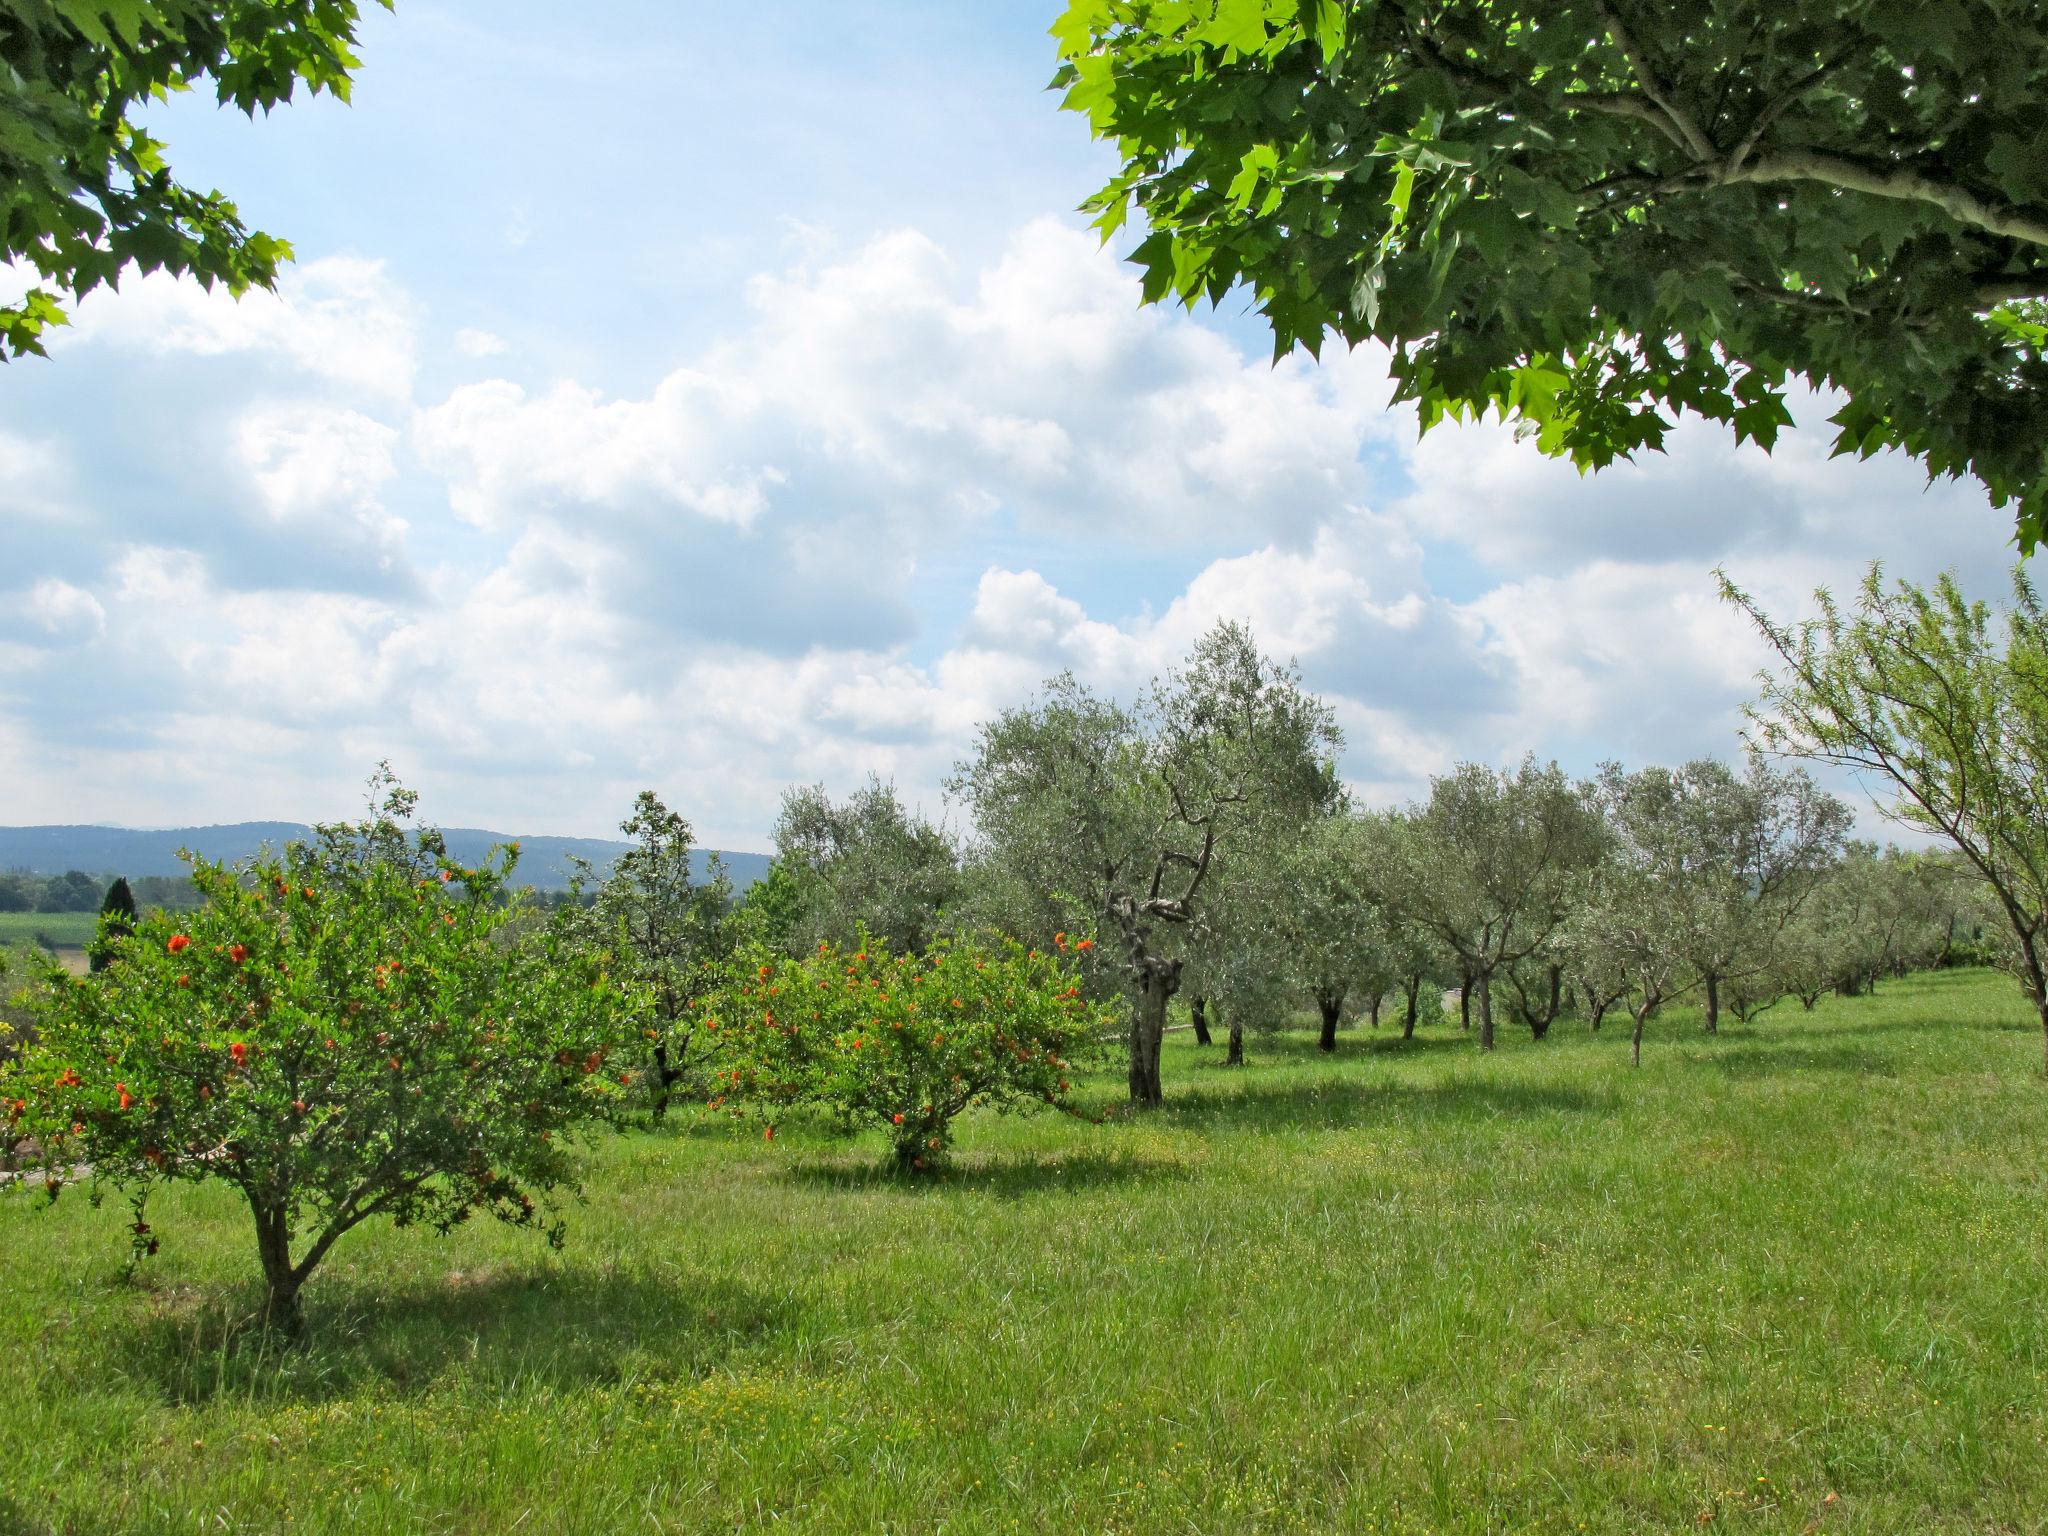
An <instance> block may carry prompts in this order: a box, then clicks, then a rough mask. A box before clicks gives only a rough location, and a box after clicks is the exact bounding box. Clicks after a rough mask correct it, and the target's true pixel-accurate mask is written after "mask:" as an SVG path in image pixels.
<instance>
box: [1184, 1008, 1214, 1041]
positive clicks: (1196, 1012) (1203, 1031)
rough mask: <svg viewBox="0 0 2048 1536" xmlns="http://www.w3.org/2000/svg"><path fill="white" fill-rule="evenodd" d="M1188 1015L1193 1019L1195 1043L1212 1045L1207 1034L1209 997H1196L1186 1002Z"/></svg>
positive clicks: (1211, 1039)
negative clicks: (1190, 1001)
mask: <svg viewBox="0 0 2048 1536" xmlns="http://www.w3.org/2000/svg"><path fill="white" fill-rule="evenodd" d="M1188 1016H1189V1017H1190V1018H1192V1019H1193V1020H1194V1021H1195V1044H1197V1045H1214V1044H1215V1043H1216V1042H1215V1040H1214V1039H1213V1038H1212V1037H1211V1036H1210V1034H1209V999H1207V998H1206V997H1198V998H1196V999H1195V1000H1194V1001H1193V1002H1192V1003H1190V1004H1188Z"/></svg>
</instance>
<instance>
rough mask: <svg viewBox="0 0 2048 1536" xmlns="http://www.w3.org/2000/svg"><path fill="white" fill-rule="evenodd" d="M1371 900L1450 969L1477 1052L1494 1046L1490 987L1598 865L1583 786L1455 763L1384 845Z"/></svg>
mask: <svg viewBox="0 0 2048 1536" xmlns="http://www.w3.org/2000/svg"><path fill="white" fill-rule="evenodd" d="M1384 847H1385V853H1386V857H1385V859H1384V860H1383V861H1382V862H1380V863H1379V864H1378V865H1377V866H1376V867H1375V868H1374V870H1373V871H1372V873H1371V879H1372V882H1373V887H1374V892H1375V896H1376V898H1377V899H1378V900H1379V901H1380V902H1381V904H1382V905H1383V906H1393V905H1395V904H1398V905H1399V908H1400V910H1401V911H1402V912H1403V913H1404V914H1405V915H1406V918H1407V920H1408V921H1409V922H1410V923H1412V924H1413V925H1415V926H1416V927H1417V928H1420V929H1421V930H1423V931H1424V932H1426V933H1428V934H1429V935H1430V937H1432V938H1433V939H1435V940H1436V941H1437V942H1438V943H1440V944H1442V945H1443V947H1444V948H1445V949H1446V950H1448V951H1449V952H1450V953H1451V954H1452V955H1453V956H1454V957H1455V958H1456V961H1457V964H1458V967H1459V969H1460V972H1461V974H1462V976H1463V977H1464V978H1465V983H1464V990H1465V991H1466V992H1467V993H1469V995H1470V996H1471V998H1473V999H1474V1000H1476V1001H1477V1002H1478V1004H1479V1045H1480V1048H1481V1049H1482V1050H1489V1051H1490V1050H1492V1049H1493V1043H1494V1007H1493V982H1494V978H1495V976H1496V975H1497V974H1498V973H1499V972H1501V971H1502V970H1503V969H1504V968H1505V967H1508V966H1512V965H1514V964H1516V963H1518V962H1520V961H1523V960H1525V959H1527V958H1528V957H1529V956H1531V955H1533V954H1536V953H1537V952H1538V951H1540V950H1542V949H1543V948H1544V947H1545V946H1546V945H1547V944H1548V943H1549V942H1550V940H1551V939H1552V937H1553V936H1554V935H1555V934H1556V933H1557V932H1558V930H1559V929H1560V928H1561V927H1562V926H1563V924H1564V920H1565V918H1566V916H1567V915H1568V914H1569V903H1570V900H1571V898H1572V895H1573V892H1574V890H1575V888H1576V887H1575V883H1574V882H1575V879H1576V877H1577V876H1578V875H1579V874H1581V873H1582V872H1583V871H1584V870H1585V869H1586V868H1587V867H1588V866H1589V865H1590V864H1591V863H1592V862H1593V861H1594V860H1595V859H1596V858H1597V857H1598V855H1599V847H1600V819H1599V816H1598V815H1597V813H1596V812H1595V811H1594V809H1593V807H1592V805H1591V803H1590V800H1589V796H1588V792H1587V789H1586V787H1585V786H1584V785H1581V784H1576V783H1574V782H1573V781H1572V780H1571V779H1570V778H1568V777H1567V776H1566V775H1565V773H1564V771H1563V770H1562V769H1560V768H1559V767H1558V766H1557V765H1556V764H1555V763H1551V764H1548V765H1545V766H1539V765H1538V764H1537V763H1536V762H1535V760H1534V759H1533V758H1528V759H1524V760H1523V761H1522V763H1521V764H1520V765H1519V766H1518V767H1516V768H1514V769H1512V770H1497V769H1493V768H1488V767H1485V766H1483V765H1481V764H1478V763H1461V764H1459V765H1458V767H1457V768H1455V769H1454V770H1453V771H1452V772H1451V773H1449V774H1447V775H1445V776H1443V777H1441V778H1438V779H1436V780H1434V781H1432V783H1431V784H1430V790H1429V798H1428V799H1427V800H1426V801H1424V802H1423V803H1422V804H1421V805H1419V806H1415V807H1413V808H1411V809H1410V810H1409V811H1408V812H1407V813H1406V814H1405V816H1404V817H1403V818H1402V825H1401V826H1400V828H1399V830H1398V831H1397V832H1396V833H1395V834H1394V835H1392V836H1389V837H1387V838H1386V840H1385V844H1384Z"/></svg>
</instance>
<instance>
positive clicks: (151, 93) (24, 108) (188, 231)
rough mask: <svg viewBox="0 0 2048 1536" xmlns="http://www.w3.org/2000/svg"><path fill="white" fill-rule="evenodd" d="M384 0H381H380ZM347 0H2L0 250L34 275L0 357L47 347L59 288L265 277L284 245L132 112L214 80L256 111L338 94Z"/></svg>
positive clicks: (228, 97) (239, 286)
mask: <svg viewBox="0 0 2048 1536" xmlns="http://www.w3.org/2000/svg"><path fill="white" fill-rule="evenodd" d="M377 3H378V4H381V5H383V6H385V7H386V8H389V6H390V4H391V0H377ZM357 16H358V4H357V0H7V4H6V5H5V6H0V64H4V66H5V68H4V69H0V199H4V201H5V207H6V218H5V221H4V223H0V262H6V263H18V264H23V265H26V266H29V267H33V268H34V269H35V271H36V272H37V273H38V274H39V277H40V281H39V282H38V283H37V285H36V286H35V287H33V288H31V289H30V290H29V291H28V293H27V294H26V295H24V296H23V297H22V298H21V299H20V300H19V301H18V302H13V303H8V304H0V361H4V360H6V359H7V358H10V357H14V356H18V355H19V354H21V353H24V352H34V353H40V352H42V350H43V333H44V331H45V330H47V329H48V328H49V327H50V326H52V325H61V324H63V323H64V320H65V305H66V303H67V302H69V301H71V300H74V299H78V298H82V297H83V296H84V295H86V294H88V293H90V292H92V290H93V289H95V288H97V287H99V286H100V285H101V284H103V283H104V284H108V285H112V284H114V283H115V282H117V281H118V280H119V278H120V276H121V273H122V271H123V269H124V268H127V267H128V266H130V265H131V264H132V265H133V266H134V267H136V268H137V269H138V270H140V271H143V272H154V271H168V272H175V273H179V274H187V273H189V274H191V275H192V276H194V277H197V278H199V279H200V281H202V282H204V283H205V284H207V285H208V286H209V287H211V286H212V285H213V284H215V283H224V284H226V285H227V288H228V290H229V292H231V293H241V292H243V291H245V290H246V289H248V288H250V287H251V286H256V287H264V288H267V287H270V286H271V285H272V284H273V283H274V282H275V281H276V279H277V269H278V265H279V263H281V262H283V261H287V260H289V259H290V257H291V247H290V246H288V245H287V244H286V243H285V242H284V241H282V240H280V239H277V238H276V237H275V236H272V235H267V234H264V233H262V232H261V231H258V230H251V229H249V228H248V227H247V226H246V225H244V224H243V222H242V217H241V214H240V213H239V212H238V211H237V209H236V207H235V205H234V204H233V203H232V202H230V201H229V200H228V199H227V198H226V197H224V196H223V195H222V194H221V193H219V192H217V191H214V192H198V191H194V190H192V189H191V188H189V187H186V186H183V185H181V184H180V183H179V182H178V181H176V180H175V179H174V178H173V177H172V174H171V167H170V164H169V162H168V161H167V160H166V159H165V145H164V144H163V143H162V142H161V141H159V140H158V139H156V138H154V137H153V136H151V135H150V134H149V133H148V132H147V131H146V130H145V129H143V128H142V127H141V126H140V125H139V123H138V122H137V116H138V114H139V113H140V112H141V111H142V110H144V109H146V108H147V107H148V106H149V105H150V104H151V103H152V102H155V101H161V100H163V99H164V98H166V97H168V96H169V95H170V94H171V93H172V92H175V91H186V90H190V89H192V88H193V87H194V86H197V85H199V84H201V83H202V82H210V83H211V84H212V86H213V90H214V94H215V95H216V97H217V98H218V99H219V101H220V103H221V105H223V106H229V105H232V106H235V107H237V108H239V109H240V110H242V111H243V112H246V113H249V114H250V115H251V116H253V115H254V114H255V113H256V111H257V109H258V108H262V109H263V110H265V111H268V110H269V109H270V108H272V107H274V106H277V105H279V104H280V103H282V102H287V101H290V100H291V98H292V95H293V93H294V92H295V91H296V90H297V89H298V87H299V86H301V85H304V86H306V87H307V88H308V89H310V90H312V91H314V92H319V91H329V92H332V93H333V94H334V95H336V96H338V97H340V98H342V99H343V100H346V99H347V97H348V93H349V71H350V70H352V69H354V68H355V67H356V57H355V53H354V51H353V48H354V42H355V29H356V21H357Z"/></svg>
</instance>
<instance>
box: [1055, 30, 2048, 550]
mask: <svg viewBox="0 0 2048 1536" xmlns="http://www.w3.org/2000/svg"><path fill="white" fill-rule="evenodd" d="M1053 31H1054V34H1055V35H1056V37H1057V38H1058V40H1059V48H1060V53H1061V56H1062V58H1063V60H1064V62H1063V65H1062V67H1061V69H1060V72H1059V75H1058V77H1057V80H1056V84H1058V85H1060V86H1061V87H1063V88H1064V90H1065V93H1066V103H1067V105H1068V106H1069V107H1071V108H1073V109H1074V110H1076V111H1078V112H1081V113H1084V114H1086V116H1087V117H1088V119H1089V121H1090V123H1091V125H1092V126H1093V128H1094V131H1095V133H1096V134H1097V135H1098V136H1099V137H1101V138H1104V139H1107V140H1110V141H1112V142H1113V143H1114V144H1115V146H1116V152H1117V155H1118V158H1119V161H1120V164H1119V166H1118V168H1117V170H1116V171H1115V173H1114V174H1113V175H1112V176H1111V177H1110V179H1109V180H1108V182H1107V183H1106V184H1105V185H1104V186H1103V187H1102V188H1101V189H1100V190H1099V191H1098V192H1097V193H1096V194H1095V195H1094V197H1093V198H1092V199H1091V200H1090V203H1089V206H1090V207H1091V208H1092V209H1093V210H1095V211H1096V212H1097V214H1098V215H1099V219H1098V223H1099V226H1100V228H1101V229H1102V230H1103V231H1104V233H1105V235H1107V234H1109V233H1112V232H1114V231H1116V230H1117V229H1119V228H1120V227H1121V226H1122V225H1123V224H1124V223H1125V221H1126V220H1127V219H1129V218H1130V217H1131V216H1132V215H1133V214H1136V215H1138V216H1139V217H1140V219H1141V220H1142V222H1143V223H1144V224H1145V225H1146V226H1147V231H1148V232H1147V234H1146V236H1145V238H1144V239H1143V240H1142V241H1141V242H1140V243H1139V244H1138V246H1137V248H1136V251H1135V253H1134V259H1135V260H1136V261H1137V263H1138V264H1139V265H1140V266H1141V267H1142V268H1143V269H1144V294H1145V298H1146V299H1147V300H1148V301H1157V300H1162V299H1166V298H1169V297H1171V298H1175V299H1179V300H1181V301H1184V302H1186V303H1188V304H1190V305H1192V304H1194V303H1196V302H1198V301H1200V300H1202V299H1204V298H1207V299H1209V300H1210V301H1212V302H1213V301H1216V300H1220V299H1221V298H1222V297H1223V296H1224V295H1225V294H1227V293H1230V292H1232V291H1234V290H1237V289H1240V288H1242V289H1244V290H1246V291H1247V292H1248V293H1249V295H1250V297H1251V299H1252V302H1253V303H1254V304H1255V305H1256V307H1257V308H1258V309H1259V311H1260V312H1261V313H1263V314H1264V316H1265V318H1266V320H1267V322H1268V323H1269V324H1270V326H1271V328H1272V332H1273V339H1274V343H1275V348H1276V352H1279V353H1284V352H1286V351H1288V350H1289V349H1291V348H1293V347H1294V346H1296V345H1297V344H1299V345H1303V346H1306V347H1308V348H1309V349H1310V350H1315V349H1316V348H1318V347H1319V346H1320V345H1321V344H1322V342H1323V340H1324V338H1325V337H1326V336H1331V335H1334V336H1336V337H1338V338H1340V339H1341V340H1342V341H1344V342H1346V343H1351V344H1356V343H1360V342H1365V341H1375V342H1379V343H1382V344H1384V345H1385V346H1387V347H1388V348H1389V349H1390V351H1391V354H1392V370H1393V379H1394V387H1395V396H1396V398H1397V399H1401V400H1409V401H1413V402H1415V403H1416V404H1417V405H1418V406H1419V407H1420V410H1421V418H1422V423H1423V425H1424V427H1425V428H1427V427H1428V426H1430V425H1432V424H1434V423H1436V422H1438V421H1441V420H1442V419H1443V418H1445V417H1446V416H1451V417H1462V416H1469V415H1476V414H1483V413H1485V412H1487V411H1489V410H1497V411H1499V412H1500V413H1501V414H1502V415H1503V416H1504V417H1511V418H1516V419H1519V420H1520V421H1522V422H1525V423H1527V424H1528V426H1529V427H1530V429H1531V431H1532V432H1533V433H1534V434H1535V437H1536V441H1537V442H1538V444H1539V445H1540V446H1541V447H1542V448H1543V449H1544V450H1545V451H1546V452H1548V453H1552V454H1559V455H1566V456H1569V457H1570V458H1571V459H1572V460H1573V461H1574V462H1575V463H1577V464H1578V465H1580V466H1581V467H1582V468H1583V467H1588V466H1599V465H1604V464H1607V463H1610V462H1611V461H1612V460H1614V459H1615V458H1617V457H1622V456H1626V455H1629V454H1631V453H1633V452H1635V451H1637V450H1639V449H1642V448H1656V447H1658V446H1659V445H1660V444H1661V442H1662V440H1663V438H1664V434H1665V433H1666V432H1667V431H1668V430H1669V428H1670V426H1671V424H1672V421H1673V419H1674V418H1675V417H1676V416H1677V415H1678V414H1679V413H1682V412H1685V411H1693V412H1697V413H1698V414H1700V415H1702V416H1705V417H1709V418H1711V419H1713V420H1716V421H1721V422H1725V423H1727V424H1729V425H1730V426H1731V427H1732V429H1733V430H1734V432H1735V434H1736V436H1737V438H1738V439H1739V440H1744V441H1749V442H1755V443H1758V444H1761V445H1762V446H1764V447H1765V448H1769V447H1770V446H1771V444H1772V443H1773V441H1774V440H1775V438H1776V436H1777V433H1778V431H1779V429H1780V428H1781V427H1782V426H1784V425H1785V424H1786V423H1787V422H1789V421H1790V420H1791V417H1790V414H1789V412H1788V410H1787V408H1786V397H1787V394H1788V391H1789V389H1790V387H1791V386H1792V385H1793V383H1794V381H1795V379H1796V378H1798V377H1803V378H1805V379H1806V380H1809V381H1811V382H1812V383H1814V384H1817V385H1818V384H1825V385H1827V386H1829V387H1831V388H1833V389H1835V390H1838V391H1840V392H1841V394H1842V395H1843V396H1844V397H1845V398H1844V403H1843V405H1842V407H1841V409H1840V410H1839V411H1838V412H1837V413H1836V415H1835V416H1834V418H1833V422H1834V425H1835V426H1836V428H1837V434H1836V439H1835V441H1836V448H1837V451H1838V452H1845V453H1858V454H1869V453H1872V452H1874V451H1876V450H1877V449H1880V448H1885V447H1898V448H1903V449H1905V450H1906V451H1907V452H1909V453H1911V454H1913V455H1915V456H1916V457H1917V458H1919V459H1920V460H1921V461H1922V462H1923V463H1924V464H1925V465H1926V468H1927V470H1928V472H1929V474H1930V475H1933V474H1962V473H1969V474H1972V475H1974V476H1976V477H1977V478H1978V479H1979V480H1981V481H1982V482H1983V484H1984V485H1985V487H1986V488H1987V489H1988V490H1989V492H1990V494H1991V497H1992V499H1993V501H1995V502H1996V503H1997V504H1998V505H2000V506H2004V505H2007V504H2008V503H2017V507H2016V515H2017V519H2018V524H2019V535H2020V540H2021V542H2022V545H2023V546H2025V547H2027V548H2031V547H2032V545H2033V544H2034V542H2035V541H2036V540H2037V539H2038V538H2039V537H2040V536H2041V534H2042V531H2043V529H2044V526H2048V473H2044V465H2048V458H2044V454H2048V446H2044V445H2048V357H2044V349H2048V309H2044V305H2043V303H2042V300H2043V298H2044V296H2048V113H2044V112H2043V111H2042V110H2041V103H2042V102H2043V101H2044V100H2048V18H2044V16H2043V14H2042V12H2041V10H2040V8H2039V7H2030V6H2012V5H1984V4H1978V3H1974V0H1924V3H1920V4H1913V5H1897V4H1871V3H1868V0H1823V3H1818V4H1802V5H1779V6H1760V5H1753V4H1746V3H1741V0H1687V3H1684V4H1678V5H1653V4H1650V3H1648V0H1514V3H1508V0H1477V3H1468V4H1449V3H1445V0H1068V4H1067V7H1066V11H1065V13H1064V15H1063V16H1062V17H1061V18H1060V20H1059V21H1058V22H1057V23H1056V24H1055V26H1054V28H1053Z"/></svg>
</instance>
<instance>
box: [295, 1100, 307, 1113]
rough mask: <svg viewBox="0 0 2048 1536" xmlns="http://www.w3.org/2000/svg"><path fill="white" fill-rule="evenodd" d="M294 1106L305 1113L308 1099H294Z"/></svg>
mask: <svg viewBox="0 0 2048 1536" xmlns="http://www.w3.org/2000/svg"><path fill="white" fill-rule="evenodd" d="M292 1108H293V1109H295V1110H297V1111H298V1112H299V1113H300V1114H302V1115H303V1114H304V1113H305V1112H306V1101H305V1100H304V1099H293V1100H292Z"/></svg>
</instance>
